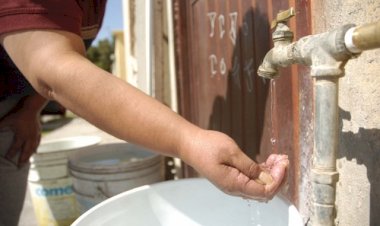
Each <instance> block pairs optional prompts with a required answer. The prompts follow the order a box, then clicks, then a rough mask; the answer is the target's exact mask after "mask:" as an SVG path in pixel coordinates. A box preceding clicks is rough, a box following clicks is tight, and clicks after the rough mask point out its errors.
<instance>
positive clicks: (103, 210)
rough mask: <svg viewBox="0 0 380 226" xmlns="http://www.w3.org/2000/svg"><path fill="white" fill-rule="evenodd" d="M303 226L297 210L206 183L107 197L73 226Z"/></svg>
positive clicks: (182, 183)
mask: <svg viewBox="0 0 380 226" xmlns="http://www.w3.org/2000/svg"><path fill="white" fill-rule="evenodd" d="M101 225H112V226H124V225H133V226H152V225H155V226H160V225H161V226H178V225H181V226H205V225H207V226H231V225H238V226H258V225H260V226H303V223H302V219H301V216H300V214H299V213H298V211H297V209H296V208H295V207H294V206H293V205H292V204H291V203H290V202H288V201H287V200H286V199H284V198H281V197H279V196H276V197H275V198H273V200H271V201H270V202H268V203H259V202H254V201H247V200H244V199H242V198H239V197H233V196H229V195H226V194H225V193H223V192H221V191H220V190H219V189H217V188H216V187H215V186H213V185H212V184H211V183H210V182H208V181H207V180H205V179H199V178H198V179H182V180H178V181H167V182H162V183H157V184H154V185H152V186H142V187H139V188H136V189H133V190H130V191H127V192H124V193H122V194H120V195H117V196H115V197H112V198H110V199H108V200H106V201H104V202H102V203H100V204H99V205H97V206H95V207H94V208H92V209H90V210H89V211H87V212H86V213H85V214H83V215H82V216H80V217H79V218H78V219H77V220H76V221H75V222H74V223H73V224H72V226H101Z"/></svg>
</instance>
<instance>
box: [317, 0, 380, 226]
mask: <svg viewBox="0 0 380 226" xmlns="http://www.w3.org/2000/svg"><path fill="white" fill-rule="evenodd" d="M312 5H313V6H312V12H313V33H320V32H325V31H328V30H331V29H334V28H337V27H339V26H341V25H342V24H346V23H354V24H357V25H360V24H363V23H368V22H374V21H378V20H380V0H334V1H331V0H319V1H314V2H313V3H312ZM339 92H340V94H339V102H340V103H339V109H340V126H341V134H340V147H339V148H340V150H339V160H338V162H337V166H338V172H339V173H340V178H339V182H338V184H337V200H336V204H337V219H336V223H337V225H344V226H357V225H361V226H366V225H371V226H375V225H380V214H379V213H380V212H379V211H380V202H379V200H380V50H371V51H367V52H364V53H362V54H361V56H360V57H358V58H357V59H354V60H350V61H349V63H348V64H347V65H346V75H345V77H343V78H342V79H341V80H340V89H339Z"/></svg>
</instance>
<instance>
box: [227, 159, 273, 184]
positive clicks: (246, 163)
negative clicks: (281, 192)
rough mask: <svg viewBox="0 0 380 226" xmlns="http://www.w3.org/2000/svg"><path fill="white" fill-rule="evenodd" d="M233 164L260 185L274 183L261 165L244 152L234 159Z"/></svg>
mask: <svg viewBox="0 0 380 226" xmlns="http://www.w3.org/2000/svg"><path fill="white" fill-rule="evenodd" d="M232 162H233V165H234V166H235V167H236V168H237V169H238V170H240V171H241V172H242V173H243V174H245V175H246V176H247V177H249V178H250V179H251V180H254V181H255V182H256V183H258V184H261V185H265V184H271V183H272V182H273V178H272V176H271V175H270V174H269V173H268V172H266V171H265V170H263V168H262V167H261V166H260V165H259V164H257V163H256V162H255V161H253V160H252V159H251V158H249V157H248V156H247V155H245V154H244V152H239V154H237V155H235V157H234V158H232Z"/></svg>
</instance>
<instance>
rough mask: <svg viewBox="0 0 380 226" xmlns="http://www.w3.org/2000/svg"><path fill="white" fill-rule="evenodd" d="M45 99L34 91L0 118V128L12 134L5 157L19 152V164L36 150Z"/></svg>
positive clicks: (39, 137)
mask: <svg viewBox="0 0 380 226" xmlns="http://www.w3.org/2000/svg"><path fill="white" fill-rule="evenodd" d="M46 103H47V100H46V99H45V98H44V97H42V96H41V95H39V94H37V93H35V94H32V95H29V96H25V97H24V98H22V99H21V100H20V102H19V103H18V104H17V106H15V108H14V109H12V110H11V111H10V112H9V113H8V114H7V115H5V116H4V117H2V118H1V119H0V130H1V129H2V128H8V129H10V130H12V132H13V134H14V136H13V140H12V144H11V146H10V148H9V150H8V152H7V154H6V156H5V157H6V158H7V159H13V158H14V156H16V154H17V153H20V154H19V157H18V160H17V163H18V165H19V166H22V165H24V164H25V163H27V162H28V161H29V157H30V156H31V155H32V154H33V153H34V152H35V151H36V150H37V147H38V144H39V143H40V139H41V125H40V118H39V116H40V113H41V111H42V109H43V107H44V106H45V105H46Z"/></svg>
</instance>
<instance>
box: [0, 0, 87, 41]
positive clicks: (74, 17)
mask: <svg viewBox="0 0 380 226" xmlns="http://www.w3.org/2000/svg"><path fill="white" fill-rule="evenodd" d="M82 14H83V11H82V9H81V7H80V6H79V5H78V3H77V1H76V0H2V1H1V4H0V35H2V34H5V33H8V32H14V31H19V30H29V29H60V30H66V31H69V32H73V33H75V34H78V35H80V36H81V25H82V16H83V15H82Z"/></svg>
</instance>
